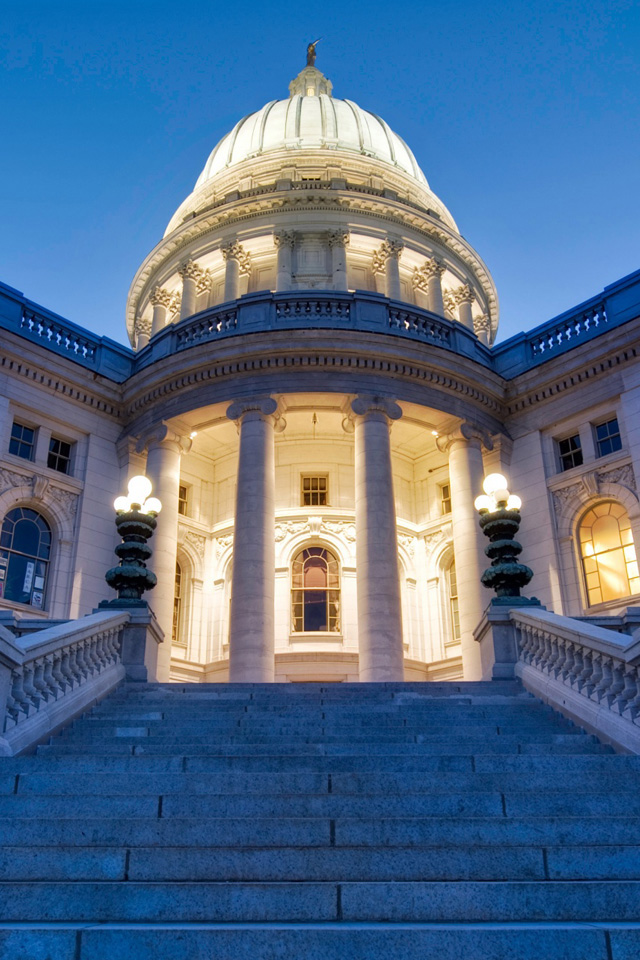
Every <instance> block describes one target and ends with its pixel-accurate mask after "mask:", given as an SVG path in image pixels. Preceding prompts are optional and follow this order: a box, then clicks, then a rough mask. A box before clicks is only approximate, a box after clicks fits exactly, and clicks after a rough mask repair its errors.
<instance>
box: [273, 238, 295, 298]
mask: <svg viewBox="0 0 640 960" xmlns="http://www.w3.org/2000/svg"><path fill="white" fill-rule="evenodd" d="M295 239H296V235H295V233H294V231H293V230H283V231H281V232H280V233H274V235H273V242H274V243H275V245H276V247H277V248H278V261H277V275H276V292H277V293H280V292H281V291H283V290H291V271H292V268H293V245H294V243H295Z"/></svg>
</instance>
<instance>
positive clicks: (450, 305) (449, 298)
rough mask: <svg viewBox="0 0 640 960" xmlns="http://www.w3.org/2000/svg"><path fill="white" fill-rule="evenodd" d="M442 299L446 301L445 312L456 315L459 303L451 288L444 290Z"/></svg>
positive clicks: (451, 315)
mask: <svg viewBox="0 0 640 960" xmlns="http://www.w3.org/2000/svg"><path fill="white" fill-rule="evenodd" d="M442 301H443V303H444V309H445V312H446V313H448V314H449V316H450V317H455V315H456V306H457V303H456V298H455V297H454V295H453V293H452V292H451V291H450V290H444V291H443V293H442Z"/></svg>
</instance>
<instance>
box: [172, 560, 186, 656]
mask: <svg viewBox="0 0 640 960" xmlns="http://www.w3.org/2000/svg"><path fill="white" fill-rule="evenodd" d="M171 639H172V641H173V643H178V644H180V645H181V646H185V645H186V642H187V641H186V640H185V639H183V636H182V567H181V566H180V564H179V563H176V579H175V589H174V593H173V625H172V631H171Z"/></svg>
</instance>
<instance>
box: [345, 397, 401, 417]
mask: <svg viewBox="0 0 640 960" xmlns="http://www.w3.org/2000/svg"><path fill="white" fill-rule="evenodd" d="M351 409H352V411H353V413H354V414H355V415H356V417H364V416H366V415H367V414H368V413H384V415H385V416H386V417H387V418H388V419H389V420H399V419H400V417H401V416H402V407H401V406H400V405H399V404H398V403H396V402H395V400H391V399H389V398H388V397H376V396H366V395H363V396H359V397H356V398H355V400H352V401H351Z"/></svg>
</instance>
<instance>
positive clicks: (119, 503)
mask: <svg viewBox="0 0 640 960" xmlns="http://www.w3.org/2000/svg"><path fill="white" fill-rule="evenodd" d="M129 506H130V502H129V497H116V499H115V500H114V501H113V509H114V510H115V511H116V513H126V512H127V511H128V510H129Z"/></svg>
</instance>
